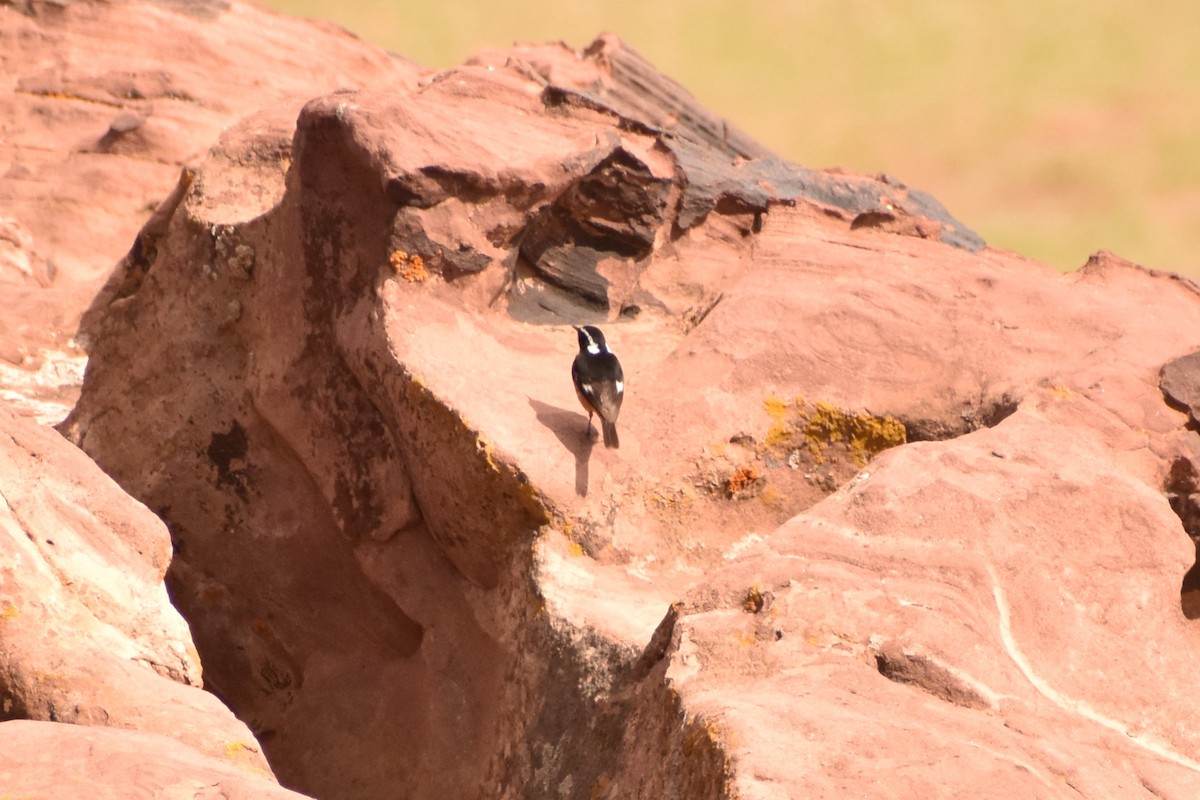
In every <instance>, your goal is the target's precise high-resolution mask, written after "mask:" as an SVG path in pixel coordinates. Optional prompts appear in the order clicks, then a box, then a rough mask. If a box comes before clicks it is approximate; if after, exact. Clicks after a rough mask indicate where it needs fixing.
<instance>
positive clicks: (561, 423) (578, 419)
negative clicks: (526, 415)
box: [528, 397, 596, 497]
mask: <svg viewBox="0 0 1200 800" xmlns="http://www.w3.org/2000/svg"><path fill="white" fill-rule="evenodd" d="M528 399H529V407H530V408H532V409H533V413H534V414H536V415H537V420H538V422H540V423H541V424H542V425H544V426H546V427H547V428H549V429H550V431H551V432H552V433H553V434H554V435H555V436H557V437H558V440H559V441H560V442H562V445H563V447H565V448H566V449H567V451H568V452H570V453H571V455H573V456H575V494H577V495H579V496H580V497H586V496H587V493H588V462H589V461H590V460H591V457H592V447H594V446H595V444H596V440H595V438H594V436H595V433H594V430H593V429H592V428H590V427H588V429H587V430H586V431H585V430H584V428H585V426H587V416H586V415H585V414H583V413H582V412H580V411H569V410H568V409H565V408H559V407H558V406H552V405H550V404H549V403H543V402H542V401H540V400H534V399H533V398H532V397H530V398H528Z"/></svg>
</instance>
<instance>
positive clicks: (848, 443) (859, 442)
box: [763, 397, 908, 466]
mask: <svg viewBox="0 0 1200 800" xmlns="http://www.w3.org/2000/svg"><path fill="white" fill-rule="evenodd" d="M763 407H764V408H765V409H766V411H767V415H768V416H770V417H771V427H770V428H769V429H768V430H767V435H766V437H765V439H764V446H765V447H766V448H767V449H769V450H775V451H778V450H781V449H791V450H793V451H795V450H797V449H806V450H807V451H808V453H809V455H810V456H811V457H812V459H813V461H815V462H816V463H818V464H822V463H825V461H826V460H827V458H828V454H827V452H826V451H827V449H828V447H829V446H830V445H833V444H838V445H842V446H843V447H845V449H846V450H847V451H848V452H849V454H850V456H851V457H852V458H853V459H854V461H855V463H856V464H858V465H859V466H862V465H864V464H866V463H867V461H869V460H870V459H871V458H872V457H873V456H875V455H877V454H878V453H880V452H882V451H884V450H887V449H888V448H889V447H895V446H896V445H899V444H904V443H905V442H906V441H907V440H908V432H907V431H906V430H905V428H904V423H902V422H900V420H898V419H895V418H893V417H877V416H874V415H872V414H859V413H855V412H852V411H846V410H844V409H841V408H838V407H837V406H835V405H834V404H832V403H827V402H823V401H818V402H816V403H814V404H812V406H809V404H808V403H807V402H806V401H805V400H804V398H802V397H797V398H796V399H795V400H794V401H793V402H792V403H791V404H790V405H789V404H787V403H784V402H783V401H782V400H780V399H779V398H777V397H768V398H767V399H766V400H764V401H763ZM789 410H790V411H791V414H790V415H789V414H788V412H789Z"/></svg>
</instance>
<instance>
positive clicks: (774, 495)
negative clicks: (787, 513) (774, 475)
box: [758, 485, 783, 508]
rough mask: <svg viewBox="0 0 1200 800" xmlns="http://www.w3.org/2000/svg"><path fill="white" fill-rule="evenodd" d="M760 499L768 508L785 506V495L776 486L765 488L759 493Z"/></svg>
mask: <svg viewBox="0 0 1200 800" xmlns="http://www.w3.org/2000/svg"><path fill="white" fill-rule="evenodd" d="M758 499H759V500H761V501H762V504H763V505H765V506H767V507H768V508H779V507H780V506H782V505H783V494H782V493H781V492H780V491H779V490H778V489H776V488H775V487H774V486H771V485H767V486H764V487H763V489H762V491H761V492H759V493H758Z"/></svg>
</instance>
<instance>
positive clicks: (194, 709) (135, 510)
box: [0, 406, 270, 796]
mask: <svg viewBox="0 0 1200 800" xmlns="http://www.w3.org/2000/svg"><path fill="white" fill-rule="evenodd" d="M0 491H2V493H3V495H2V496H3V500H4V502H3V504H2V505H0V719H31V720H45V721H50V722H59V723H72V724H74V725H85V726H111V727H115V728H137V729H140V730H143V731H146V732H153V733H155V734H157V735H159V736H164V737H172V738H174V739H176V740H178V741H179V742H180V743H181V746H184V745H186V746H187V747H189V748H191V749H194V750H196V751H197V752H198V753H199V752H203V753H205V754H207V756H208V757H210V758H213V759H219V760H224V761H226V762H229V763H231V764H237V765H241V766H244V767H246V768H248V769H252V770H254V771H257V772H258V773H261V774H266V775H269V774H270V773H269V770H268V768H267V765H266V762H265V761H264V760H263V757H262V755H261V753H260V751H259V747H258V745H257V743H256V742H255V741H254V738H253V736H252V735H251V734H250V732H249V731H248V730H247V729H246V727H245V726H244V725H243V724H242V723H241V722H238V721H237V720H236V719H235V718H234V717H233V715H232V714H231V713H230V712H229V711H228V709H226V708H225V707H224V706H222V704H221V703H220V701H219V700H217V699H216V698H215V697H214V696H213V695H211V694H209V693H207V692H204V691H202V690H201V689H200V688H199V686H200V666H199V663H198V662H197V658H196V653H195V650H194V648H193V645H192V641H191V636H190V635H189V633H188V629H187V625H186V623H185V622H184V621H183V619H182V618H181V617H180V616H179V614H178V612H177V611H176V610H175V609H174V608H173V607H172V606H171V604H170V602H169V600H168V599H167V593H166V590H165V588H164V586H163V573H164V572H165V571H166V569H167V563H168V561H169V559H170V553H171V543H170V539H169V537H168V535H167V531H166V529H165V528H164V526H163V524H162V522H161V521H160V520H158V519H157V518H155V516H154V515H153V514H151V513H150V512H149V511H147V510H146V508H145V507H144V506H142V505H141V504H140V503H138V502H137V501H135V500H133V499H132V498H130V497H129V496H128V495H126V494H125V493H124V492H122V491H121V490H120V489H119V488H118V487H117V486H116V485H115V484H113V482H112V480H111V479H110V478H108V476H106V475H104V474H103V473H102V472H100V470H99V469H98V468H97V467H96V465H95V464H94V463H92V461H91V460H90V459H88V458H87V456H85V455H84V454H83V453H81V452H80V451H79V450H77V449H76V448H75V447H73V446H72V445H71V444H69V443H68V442H66V441H64V440H63V439H62V437H61V436H59V435H58V434H57V433H56V432H54V431H53V430H50V429H48V428H43V427H41V426H38V425H35V424H34V423H33V422H32V421H30V420H27V419H23V418H21V417H18V416H16V415H14V414H13V413H12V411H10V410H9V409H8V408H7V407H6V406H0ZM55 727H60V726H55ZM13 730H15V729H13ZM46 730H47V731H50V730H51V729H50V727H47V729H46ZM44 735H45V736H51V737H52V736H54V735H55V734H54V733H52V732H48V733H45V734H44ZM62 735H64V736H66V735H67V734H66V733H63V734H62ZM4 749H5V748H0V750H4ZM3 774H4V773H3V771H2V770H0V776H3ZM0 786H2V787H4V790H5V791H6V792H8V793H10V794H14V796H23V795H21V793H20V792H17V791H16V790H15V789H14V788H13V786H12V784H10V783H8V782H7V781H3V780H0Z"/></svg>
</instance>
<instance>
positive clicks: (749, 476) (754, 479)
mask: <svg viewBox="0 0 1200 800" xmlns="http://www.w3.org/2000/svg"><path fill="white" fill-rule="evenodd" d="M761 482H762V475H761V474H760V473H759V471H758V470H757V469H755V468H754V467H753V466H750V465H745V466H741V467H738V468H737V469H735V470H734V471H733V474H731V475H730V476H729V477H728V478H727V479H726V480H725V494H726V496H728V497H729V498H730V499H731V500H741V499H743V498H746V497H753V496H754V495H755V494H757V493H758V490H759V489H761V488H762V483H761Z"/></svg>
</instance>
